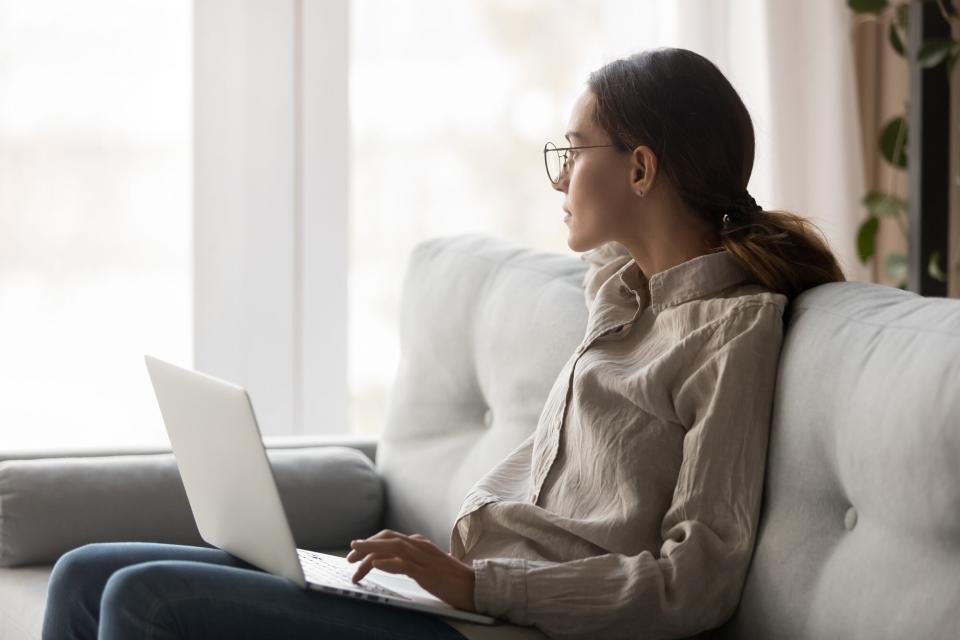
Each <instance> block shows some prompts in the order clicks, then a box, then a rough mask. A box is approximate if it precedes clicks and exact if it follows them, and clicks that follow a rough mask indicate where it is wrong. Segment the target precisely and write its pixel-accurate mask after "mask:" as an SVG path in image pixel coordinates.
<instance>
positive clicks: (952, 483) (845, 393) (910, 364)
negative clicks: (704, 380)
mask: <svg viewBox="0 0 960 640" xmlns="http://www.w3.org/2000/svg"><path fill="white" fill-rule="evenodd" d="M958 390H960V301H957V300H947V299H944V298H925V297H921V296H918V295H916V294H914V293H909V292H906V291H901V290H899V289H895V288H891V287H883V286H879V285H874V284H868V283H861V282H845V283H831V284H825V285H821V286H819V287H817V288H815V289H811V290H809V291H807V292H805V293H803V294H802V295H800V296H798V297H797V298H796V299H795V300H794V301H793V303H792V309H791V310H790V318H789V325H788V327H787V332H786V336H785V340H784V344H783V350H782V354H781V359H780V366H779V371H778V379H777V386H776V395H775V398H774V411H773V423H772V426H771V433H770V443H769V454H768V460H767V475H766V484H765V491H764V501H763V505H762V511H761V517H760V526H759V530H758V542H757V546H756V548H755V551H754V556H753V560H752V563H751V567H750V571H749V574H748V577H747V582H746V585H745V587H744V592H743V595H742V599H741V602H740V607H739V609H738V610H737V613H736V614H735V616H734V618H733V619H732V620H731V621H730V622H729V623H728V625H727V628H728V632H729V636H728V637H734V638H782V639H784V640H791V639H796V640H801V639H802V640H814V639H816V638H960V614H958V613H957V611H958V607H960V580H958V568H960V546H958V545H957V541H958V540H960V508H958V507H960V428H958V427H960V423H958V421H957V416H960V393H958Z"/></svg>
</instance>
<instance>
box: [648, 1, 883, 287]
mask: <svg viewBox="0 0 960 640" xmlns="http://www.w3.org/2000/svg"><path fill="white" fill-rule="evenodd" d="M661 4H662V6H663V7H664V8H665V9H667V11H668V12H669V14H670V19H669V20H667V21H666V25H667V28H668V29H669V31H670V33H665V34H664V37H665V38H666V39H668V40H669V41H670V42H671V44H672V45H673V46H681V47H686V48H689V49H693V50H695V51H697V52H698V53H701V54H702V55H704V56H706V57H708V58H710V59H711V60H712V61H713V62H714V63H715V64H716V65H717V66H718V67H720V69H721V70H722V71H723V72H724V73H725V74H726V75H727V77H728V78H729V79H730V81H731V82H732V83H733V85H734V86H735V87H736V88H737V90H738V91H739V92H740V94H741V96H742V97H743V99H744V101H745V102H746V103H747V107H748V108H749V109H750V112H751V115H752V117H753V121H754V128H755V129H756V136H757V153H756V159H755V161H754V169H753V176H752V177H751V180H750V191H751V193H752V195H753V196H754V197H755V198H756V199H757V202H758V203H759V204H761V205H763V206H764V207H768V208H778V209H786V210H789V211H793V212H796V213H799V214H800V215H803V216H807V217H809V218H811V219H812V220H813V222H814V223H816V224H817V226H819V227H820V229H821V230H822V231H823V232H824V234H825V235H826V237H827V240H828V241H829V242H830V244H831V247H832V249H833V251H834V252H835V254H836V255H837V257H838V259H839V260H840V263H841V266H842V267H843V269H844V272H845V273H846V275H847V279H848V280H862V281H869V280H871V279H872V273H871V270H870V267H869V266H864V265H862V264H861V263H860V261H859V259H858V258H857V253H856V234H857V229H858V228H859V224H860V221H861V220H862V218H863V216H864V211H863V208H862V206H861V204H860V199H861V198H862V196H863V194H864V170H863V155H862V143H861V134H860V125H859V114H858V108H857V81H856V75H855V67H854V60H853V49H852V45H851V39H850V24H851V18H850V10H849V8H847V6H846V3H844V2H837V1H835V0H806V1H804V2H792V1H790V0H715V1H711V2H703V1H699V0H676V1H671V2H663V3H661Z"/></svg>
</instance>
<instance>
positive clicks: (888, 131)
mask: <svg viewBox="0 0 960 640" xmlns="http://www.w3.org/2000/svg"><path fill="white" fill-rule="evenodd" d="M922 1H924V2H936V3H937V5H938V6H939V8H940V13H941V15H942V16H943V19H944V20H946V21H947V23H948V24H953V25H956V23H957V21H958V17H957V9H956V7H954V6H951V7H949V8H948V6H947V5H945V4H944V0H922ZM909 3H910V0H905V1H902V2H894V3H891V2H888V0H847V6H848V7H849V8H850V9H851V10H852V11H853V12H854V13H857V14H859V15H860V16H861V18H862V19H863V21H869V22H879V21H880V16H881V15H882V14H884V13H886V12H892V14H893V15H892V19H891V20H890V26H889V28H888V29H887V41H888V42H889V43H890V46H891V47H892V48H893V50H894V51H896V52H897V54H899V55H900V56H902V57H904V58H905V57H906V56H907V50H906V47H905V46H904V42H905V41H906V30H907V20H908V14H909V11H908V5H909ZM957 32H958V29H956V28H953V29H952V33H957ZM916 58H917V62H919V64H920V66H921V67H923V68H932V67H936V66H937V65H941V64H942V65H943V66H944V70H945V72H946V74H947V82H948V83H950V82H952V81H953V78H954V73H953V70H954V66H955V65H956V64H957V59H958V58H960V43H958V42H957V40H955V39H954V38H929V39H927V40H925V41H924V42H922V43H920V45H919V47H917V54H916ZM909 108H910V105H909V102H908V101H905V102H904V113H903V114H902V115H898V116H895V117H893V118H891V119H890V120H888V121H887V122H885V123H884V124H883V126H882V127H881V129H880V136H879V138H878V141H877V142H878V148H879V152H880V156H881V157H882V158H883V159H884V161H886V162H887V163H888V164H889V165H890V166H892V167H894V168H895V169H897V170H899V171H903V170H905V169H906V168H907V120H906V113H907V111H908V110H909ZM895 179H896V174H893V175H892V178H891V181H890V186H889V189H888V190H887V191H883V190H871V191H869V192H868V193H867V194H866V195H864V196H863V199H862V200H861V202H862V204H863V206H864V207H865V208H866V209H867V218H866V220H864V221H863V222H862V223H861V225H860V229H859V230H858V232H857V255H858V256H859V257H860V262H861V263H863V264H866V263H867V261H868V260H870V258H873V257H874V256H875V254H876V238H877V232H878V231H879V230H880V220H881V219H882V218H884V217H889V218H893V219H894V220H895V221H896V222H897V225H898V226H899V227H900V232H901V233H902V234H903V235H904V237H906V235H907V229H906V224H905V220H904V217H905V212H906V209H907V202H906V200H904V199H903V198H901V197H899V196H898V195H897V194H896V193H895ZM940 262H941V256H940V252H939V251H934V252H932V253H931V254H930V258H929V260H928V262H927V272H928V273H929V274H930V277H931V278H934V279H935V280H939V281H941V282H945V281H946V274H945V273H944V270H943V269H942V268H941V267H940ZM884 271H885V273H886V274H887V276H889V277H890V278H892V279H894V280H896V281H898V282H900V285H899V287H900V288H901V289H906V288H907V284H906V277H907V257H906V256H905V255H903V254H890V255H888V256H887V258H886V261H885V263H884Z"/></svg>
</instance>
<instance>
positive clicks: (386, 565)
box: [373, 558, 417, 578]
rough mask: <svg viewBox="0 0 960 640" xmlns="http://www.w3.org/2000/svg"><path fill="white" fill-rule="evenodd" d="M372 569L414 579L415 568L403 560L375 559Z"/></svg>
mask: <svg viewBox="0 0 960 640" xmlns="http://www.w3.org/2000/svg"><path fill="white" fill-rule="evenodd" d="M373 568H374V569H380V570H381V571H386V572H387V573H401V574H403V575H407V576H410V577H411V578H413V577H414V575H413V574H414V573H416V571H417V566H416V565H414V564H411V563H410V562H408V561H407V560H404V559H403V558H377V559H376V560H374V561H373Z"/></svg>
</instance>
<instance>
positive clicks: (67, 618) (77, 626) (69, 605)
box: [42, 544, 104, 640]
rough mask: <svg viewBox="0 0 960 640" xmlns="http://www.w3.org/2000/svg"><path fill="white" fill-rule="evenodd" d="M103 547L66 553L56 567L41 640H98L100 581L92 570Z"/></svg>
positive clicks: (89, 547) (52, 573)
mask: <svg viewBox="0 0 960 640" xmlns="http://www.w3.org/2000/svg"><path fill="white" fill-rule="evenodd" d="M103 546H104V545H99V544H88V545H84V546H82V547H77V548H76V549H72V550H70V551H67V552H66V553H65V554H63V555H62V556H60V558H59V559H58V560H57V562H56V563H55V564H54V565H53V570H52V571H51V573H50V580H49V583H48V585H47V606H46V610H45V611H44V614H43V631H42V637H43V638H44V639H45V640H46V639H48V638H95V637H96V634H97V617H98V614H99V600H100V594H99V591H98V590H97V589H96V583H97V582H98V580H100V579H101V578H100V577H99V575H98V574H99V572H97V571H93V570H92V567H93V566H95V565H96V562H97V560H98V558H100V557H101V556H102V547H103Z"/></svg>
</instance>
